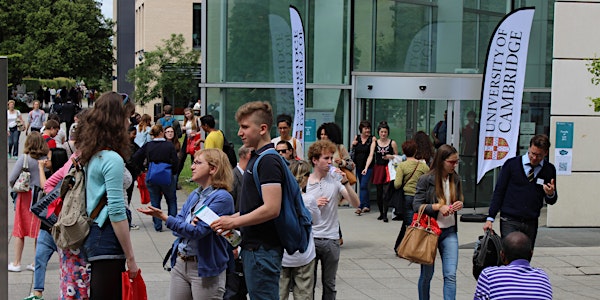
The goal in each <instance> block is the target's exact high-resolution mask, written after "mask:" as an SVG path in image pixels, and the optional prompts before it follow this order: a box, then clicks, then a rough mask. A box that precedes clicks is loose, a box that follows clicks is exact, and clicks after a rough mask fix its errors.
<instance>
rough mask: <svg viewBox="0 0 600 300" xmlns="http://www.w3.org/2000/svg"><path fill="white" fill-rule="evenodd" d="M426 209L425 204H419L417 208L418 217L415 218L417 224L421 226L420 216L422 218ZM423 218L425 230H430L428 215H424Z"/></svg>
mask: <svg viewBox="0 0 600 300" xmlns="http://www.w3.org/2000/svg"><path fill="white" fill-rule="evenodd" d="M426 207H427V204H421V206H419V215H418V217H417V222H418V224H421V216H423V214H424V213H425V208H426ZM425 218H427V229H428V230H431V217H430V216H428V215H425Z"/></svg>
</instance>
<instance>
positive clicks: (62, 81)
mask: <svg viewBox="0 0 600 300" xmlns="http://www.w3.org/2000/svg"><path fill="white" fill-rule="evenodd" d="M54 81H56V84H57V86H56V88H62V87H63V86H66V87H67V88H68V89H70V88H71V87H74V86H75V84H76V82H75V80H74V79H71V78H66V77H57V78H54Z"/></svg>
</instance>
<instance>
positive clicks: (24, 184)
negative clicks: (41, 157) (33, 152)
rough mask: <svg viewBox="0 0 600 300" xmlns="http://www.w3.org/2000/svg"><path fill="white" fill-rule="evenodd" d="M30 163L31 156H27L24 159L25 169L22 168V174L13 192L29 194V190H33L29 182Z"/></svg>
mask: <svg viewBox="0 0 600 300" xmlns="http://www.w3.org/2000/svg"><path fill="white" fill-rule="evenodd" d="M28 161H29V155H27V154H25V157H24V158H23V167H22V168H21V174H19V177H18V178H17V181H15V184H14V185H13V188H12V190H13V192H17V193H23V192H29V190H30V189H31V186H30V185H29V182H30V180H31V173H29V163H28Z"/></svg>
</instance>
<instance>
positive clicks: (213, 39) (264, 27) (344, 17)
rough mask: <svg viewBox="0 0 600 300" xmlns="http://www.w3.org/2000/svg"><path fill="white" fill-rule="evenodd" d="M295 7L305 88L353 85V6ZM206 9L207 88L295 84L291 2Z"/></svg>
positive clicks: (254, 1) (238, 1) (342, 2)
mask: <svg viewBox="0 0 600 300" xmlns="http://www.w3.org/2000/svg"><path fill="white" fill-rule="evenodd" d="M295 2H297V3H295ZM305 3H308V4H305ZM292 4H296V7H297V8H298V10H299V11H300V16H301V18H302V20H303V22H304V30H305V46H306V53H305V56H306V71H307V73H306V74H307V78H306V81H307V83H323V84H342V83H349V67H348V65H349V42H348V41H349V39H348V34H349V26H350V25H349V15H350V14H349V0H329V1H292ZM207 9H208V11H207V13H208V28H207V29H208V30H207V31H208V32H207V35H208V36H207V40H208V41H209V43H208V45H207V46H208V50H207V62H206V63H207V64H208V68H207V70H208V76H207V80H208V82H225V81H226V82H266V83H291V82H292V41H291V28H290V21H289V19H290V18H289V3H288V2H282V1H264V0H244V1H242V0H229V1H221V2H217V4H214V5H210V6H208V8H207ZM314 28H318V30H314Z"/></svg>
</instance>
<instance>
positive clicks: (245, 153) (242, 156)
mask: <svg viewBox="0 0 600 300" xmlns="http://www.w3.org/2000/svg"><path fill="white" fill-rule="evenodd" d="M250 152H252V148H249V147H246V146H243V145H242V146H241V147H240V148H239V149H238V157H239V162H238V164H237V166H235V167H234V168H233V188H232V190H231V196H233V201H234V203H235V211H236V212H237V211H239V201H238V200H239V199H240V197H241V195H242V177H243V176H244V171H246V167H247V166H248V161H249V160H250Z"/></svg>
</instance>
